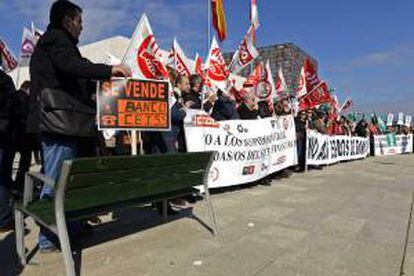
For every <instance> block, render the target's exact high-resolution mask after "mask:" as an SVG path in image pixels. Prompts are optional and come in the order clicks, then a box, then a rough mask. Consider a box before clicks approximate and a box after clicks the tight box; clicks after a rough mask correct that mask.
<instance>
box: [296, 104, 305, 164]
mask: <svg viewBox="0 0 414 276" xmlns="http://www.w3.org/2000/svg"><path fill="white" fill-rule="evenodd" d="M307 120H308V117H307V113H306V112H305V111H299V113H298V117H297V118H295V127H296V144H297V155H298V166H297V167H296V169H295V171H296V172H303V171H305V166H306V128H307V122H308V121H307Z"/></svg>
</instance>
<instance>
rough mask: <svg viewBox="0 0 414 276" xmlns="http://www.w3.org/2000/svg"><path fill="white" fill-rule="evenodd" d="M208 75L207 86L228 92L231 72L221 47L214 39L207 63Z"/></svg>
mask: <svg viewBox="0 0 414 276" xmlns="http://www.w3.org/2000/svg"><path fill="white" fill-rule="evenodd" d="M206 64H207V65H206V67H207V73H206V79H207V80H206V81H207V85H209V84H211V85H214V86H216V87H217V88H219V89H220V90H222V91H224V92H226V90H227V87H228V81H227V80H228V77H229V70H228V69H227V66H226V62H225V61H224V58H223V55H222V53H221V50H220V47H219V46H218V44H217V40H216V38H215V37H213V41H212V42H211V48H210V53H209V55H208V58H207V61H206Z"/></svg>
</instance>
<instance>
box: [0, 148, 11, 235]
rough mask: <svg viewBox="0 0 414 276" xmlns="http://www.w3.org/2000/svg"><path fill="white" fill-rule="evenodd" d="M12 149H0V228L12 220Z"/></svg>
mask: <svg viewBox="0 0 414 276" xmlns="http://www.w3.org/2000/svg"><path fill="white" fill-rule="evenodd" d="M12 169H13V149H12V148H11V147H9V148H7V147H4V148H0V227H4V226H7V225H8V224H9V223H10V222H11V220H12V209H11V205H10V189H11V183H12V178H11V176H12Z"/></svg>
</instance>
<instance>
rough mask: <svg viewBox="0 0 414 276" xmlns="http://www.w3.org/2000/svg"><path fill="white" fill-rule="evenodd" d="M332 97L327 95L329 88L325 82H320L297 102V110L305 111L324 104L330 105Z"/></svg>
mask: <svg viewBox="0 0 414 276" xmlns="http://www.w3.org/2000/svg"><path fill="white" fill-rule="evenodd" d="M332 101H333V99H332V96H331V94H330V93H329V88H328V85H327V84H326V82H324V81H322V82H320V83H319V84H318V85H317V86H316V87H315V88H314V89H313V90H312V91H311V92H309V93H308V94H306V95H305V96H304V97H302V98H301V99H300V100H299V109H300V110H305V109H310V108H315V107H317V106H318V105H321V104H324V103H331V104H332Z"/></svg>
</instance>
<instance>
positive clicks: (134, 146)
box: [131, 130, 138, 155]
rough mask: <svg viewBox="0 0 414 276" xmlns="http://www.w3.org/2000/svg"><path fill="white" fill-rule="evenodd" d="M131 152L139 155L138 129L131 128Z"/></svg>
mask: <svg viewBox="0 0 414 276" xmlns="http://www.w3.org/2000/svg"><path fill="white" fill-rule="evenodd" d="M131 154H132V155H137V154H138V151H137V131H136V130H131Z"/></svg>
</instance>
